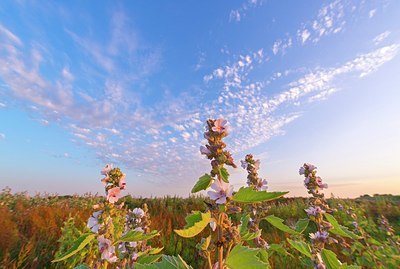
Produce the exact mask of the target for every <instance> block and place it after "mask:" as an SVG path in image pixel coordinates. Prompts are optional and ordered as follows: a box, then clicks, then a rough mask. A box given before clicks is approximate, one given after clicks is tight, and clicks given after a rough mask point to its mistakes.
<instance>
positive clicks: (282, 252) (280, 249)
mask: <svg viewBox="0 0 400 269" xmlns="http://www.w3.org/2000/svg"><path fill="white" fill-rule="evenodd" d="M273 252H276V253H278V254H279V255H280V256H283V257H286V256H290V257H293V255H292V254H290V253H289V252H287V250H286V249H285V248H284V247H282V246H281V245H278V244H271V245H269V248H268V253H273Z"/></svg>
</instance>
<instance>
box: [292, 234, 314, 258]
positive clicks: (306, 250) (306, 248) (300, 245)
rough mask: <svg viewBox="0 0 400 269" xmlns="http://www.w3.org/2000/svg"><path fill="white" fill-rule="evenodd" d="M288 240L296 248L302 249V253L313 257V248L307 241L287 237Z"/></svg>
mask: <svg viewBox="0 0 400 269" xmlns="http://www.w3.org/2000/svg"><path fill="white" fill-rule="evenodd" d="M287 241H288V242H289V244H290V245H291V246H292V247H293V248H294V249H296V250H298V251H300V252H301V253H302V254H304V255H306V256H307V257H309V258H311V248H310V246H309V245H308V244H307V243H305V242H303V241H294V240H291V239H289V238H288V239H287Z"/></svg>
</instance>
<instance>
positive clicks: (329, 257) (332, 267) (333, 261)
mask: <svg viewBox="0 0 400 269" xmlns="http://www.w3.org/2000/svg"><path fill="white" fill-rule="evenodd" d="M321 257H322V260H323V261H324V263H325V265H326V268H328V269H339V268H340V267H341V266H342V263H341V262H340V261H339V260H338V258H337V257H336V254H335V253H334V252H333V251H331V250H328V249H323V250H322V251H321Z"/></svg>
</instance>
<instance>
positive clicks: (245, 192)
mask: <svg viewBox="0 0 400 269" xmlns="http://www.w3.org/2000/svg"><path fill="white" fill-rule="evenodd" d="M287 193H288V192H267V191H256V190H254V189H253V188H251V187H241V188H240V189H239V191H238V192H237V193H235V194H234V195H233V197H232V200H233V201H235V202H239V203H248V204H249V203H250V204H251V203H257V202H266V201H272V200H275V199H278V198H280V197H282V196H283V195H285V194H287Z"/></svg>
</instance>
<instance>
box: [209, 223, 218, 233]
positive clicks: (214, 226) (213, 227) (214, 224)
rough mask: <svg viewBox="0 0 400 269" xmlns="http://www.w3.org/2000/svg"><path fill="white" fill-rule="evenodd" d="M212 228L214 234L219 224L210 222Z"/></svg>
mask: <svg viewBox="0 0 400 269" xmlns="http://www.w3.org/2000/svg"><path fill="white" fill-rule="evenodd" d="M210 227H211V230H213V232H214V231H215V229H217V224H216V223H215V221H210Z"/></svg>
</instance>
